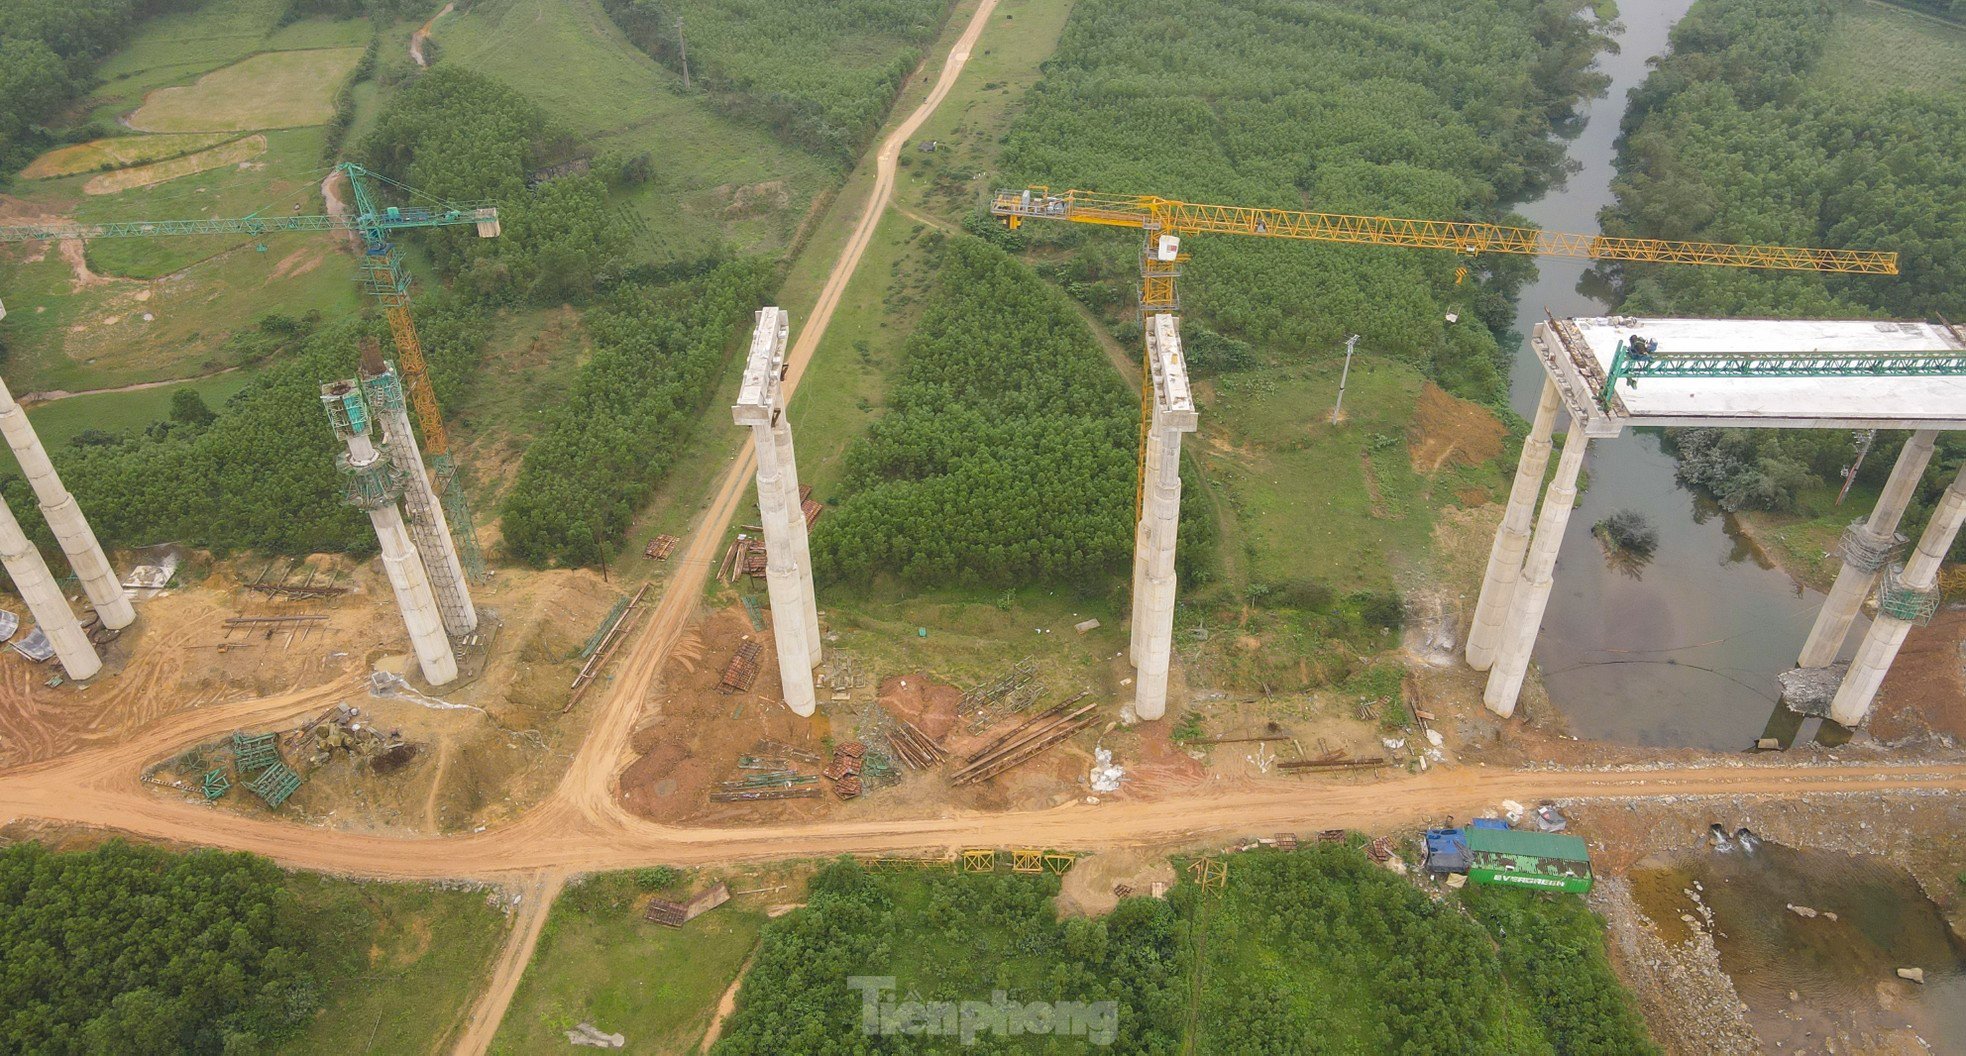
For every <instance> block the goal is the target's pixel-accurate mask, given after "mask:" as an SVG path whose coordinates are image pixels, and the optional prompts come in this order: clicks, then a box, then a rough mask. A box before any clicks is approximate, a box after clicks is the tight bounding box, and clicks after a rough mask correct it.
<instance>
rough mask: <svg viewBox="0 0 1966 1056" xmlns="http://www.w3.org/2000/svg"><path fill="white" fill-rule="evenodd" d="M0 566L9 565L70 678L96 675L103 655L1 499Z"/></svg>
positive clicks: (18, 589)
mask: <svg viewBox="0 0 1966 1056" xmlns="http://www.w3.org/2000/svg"><path fill="white" fill-rule="evenodd" d="M0 565H5V566H6V569H7V575H8V577H9V578H11V579H12V580H13V581H14V589H15V590H17V591H19V592H20V596H21V600H22V601H25V602H27V611H28V612H30V613H32V614H33V616H34V623H35V625H36V626H38V627H40V628H41V633H43V634H45V635H47V636H48V643H49V644H50V645H52V646H54V649H55V658H56V659H58V660H60V661H61V666H62V668H63V669H64V670H66V671H67V672H68V677H70V678H93V677H95V674H96V672H98V671H101V670H102V658H101V657H99V656H97V655H96V647H95V646H94V645H93V644H91V643H90V641H89V636H88V635H87V634H84V633H83V632H82V623H81V621H80V620H77V619H76V618H75V611H74V610H73V609H70V608H69V607H68V599H67V598H65V597H62V593H61V587H60V586H59V585H58V584H56V583H55V577H54V574H53V573H51V572H49V571H48V563H47V562H46V561H43V560H42V559H41V552H40V551H39V550H36V549H35V548H34V544H33V543H31V542H29V541H28V538H27V534H26V533H25V532H22V531H21V528H20V522H19V521H16V520H15V519H14V511H12V510H11V509H8V508H7V504H6V503H4V502H0Z"/></svg>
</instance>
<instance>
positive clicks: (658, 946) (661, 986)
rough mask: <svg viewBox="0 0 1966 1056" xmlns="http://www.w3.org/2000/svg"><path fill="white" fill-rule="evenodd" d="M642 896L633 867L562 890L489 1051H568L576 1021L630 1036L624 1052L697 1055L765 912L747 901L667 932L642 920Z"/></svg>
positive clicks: (506, 1054)
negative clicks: (568, 1038) (698, 1043)
mask: <svg viewBox="0 0 1966 1056" xmlns="http://www.w3.org/2000/svg"><path fill="white" fill-rule="evenodd" d="M700 882H701V881H699V883H700ZM682 893H683V892H680V891H675V892H669V891H665V892H663V894H664V895H665V896H666V897H671V898H674V897H679V895H681V894H682ZM641 895H642V892H641V891H640V890H639V889H638V888H637V887H636V884H635V874H634V873H607V874H603V875H600V876H593V877H589V878H587V879H586V880H584V881H582V882H581V883H580V884H579V885H578V886H576V887H573V888H570V889H568V891H567V892H566V893H565V894H564V895H562V896H561V898H560V900H559V901H558V902H556V903H555V904H554V906H553V911H552V915H551V916H550V917H548V918H547V921H546V928H545V930H544V931H543V932H541V933H540V936H539V948H538V949H537V950H536V951H535V952H534V953H533V958H532V961H531V962H530V963H529V964H527V965H526V974H525V978H523V979H521V980H520V981H519V989H518V991H517V992H516V993H514V994H513V995H512V1005H511V1007H510V1008H508V1009H507V1010H506V1013H505V1019H504V1021H503V1022H502V1023H500V1024H499V1028H498V1035H497V1037H496V1038H494V1039H493V1041H492V1049H491V1051H492V1052H493V1053H494V1054H498V1056H521V1054H530V1053H539V1052H560V1051H565V1050H568V1049H569V1048H570V1047H569V1046H568V1044H567V1040H566V1035H565V1033H564V1032H565V1031H566V1030H568V1029H570V1028H572V1027H573V1026H574V1025H576V1024H578V1023H582V1022H590V1023H593V1024H594V1025H595V1026H597V1027H599V1028H600V1029H601V1030H603V1031H607V1032H609V1033H620V1034H623V1035H626V1037H627V1039H628V1045H627V1051H629V1052H651V1053H655V1052H660V1053H684V1052H695V1051H696V1047H697V1042H698V1041H699V1040H700V1039H701V1038H702V1037H703V1033H704V1031H705V1030H707V1029H708V1028H709V1025H710V1020H711V1017H712V1016H713V1015H714V1014H715V1012H716V1008H717V1001H718V998H720V997H721V996H722V995H723V992H724V991H725V990H726V989H728V988H729V987H730V984H731V982H732V981H733V980H735V979H736V978H737V974H738V972H739V971H740V970H741V969H742V968H743V966H744V963H745V961H746V959H748V958H749V957H750V955H751V951H752V950H753V949H754V948H755V947H756V946H757V943H758V934H759V932H760V931H762V930H763V928H764V925H765V920H766V917H765V913H764V911H763V908H762V906H760V905H758V904H757V900H756V899H747V900H744V901H742V902H733V903H731V904H729V905H725V906H723V907H721V908H718V909H715V910H712V911H711V912H709V913H707V914H705V915H704V916H701V917H698V918H697V919H695V920H693V921H691V922H689V923H688V924H687V925H684V926H683V927H682V928H679V929H678V928H667V927H663V926H662V925H660V924H651V923H649V922H647V921H645V920H643V919H642V916H641V913H640V912H639V911H638V908H637V907H638V906H639V902H638V901H637V899H638V897H639V896H641ZM575 1051H578V1050H575Z"/></svg>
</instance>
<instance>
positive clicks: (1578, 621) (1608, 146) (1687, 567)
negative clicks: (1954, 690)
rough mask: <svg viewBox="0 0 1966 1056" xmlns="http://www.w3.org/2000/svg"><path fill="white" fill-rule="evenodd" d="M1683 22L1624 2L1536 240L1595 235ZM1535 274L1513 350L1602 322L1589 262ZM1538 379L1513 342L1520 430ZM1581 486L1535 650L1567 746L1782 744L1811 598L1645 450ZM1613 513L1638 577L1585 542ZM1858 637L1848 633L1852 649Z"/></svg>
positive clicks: (1675, 1) (1533, 213) (1628, 442)
mask: <svg viewBox="0 0 1966 1056" xmlns="http://www.w3.org/2000/svg"><path fill="white" fill-rule="evenodd" d="M1691 6H1692V0H1624V2H1623V3H1622V5H1621V11H1620V18H1621V21H1622V22H1623V23H1624V31H1623V33H1622V34H1620V35H1619V37H1618V43H1619V49H1620V50H1619V52H1618V53H1616V54H1610V53H1607V54H1604V55H1602V56H1600V58H1599V69H1600V70H1602V71H1603V72H1604V73H1605V74H1607V75H1608V76H1609V77H1610V78H1611V85H1610V88H1609V90H1608V91H1607V92H1606V93H1605V95H1604V96H1602V97H1600V98H1598V99H1596V100H1594V101H1593V102H1592V103H1591V105H1589V106H1588V107H1587V108H1585V109H1584V111H1583V112H1582V114H1581V117H1582V118H1583V121H1584V124H1583V127H1582V129H1581V130H1580V131H1579V132H1578V133H1577V134H1576V137H1575V139H1574V140H1573V141H1572V145H1571V150H1570V154H1571V157H1572V158H1573V159H1575V160H1576V161H1577V162H1578V163H1579V164H1580V165H1581V166H1582V167H1581V168H1580V169H1579V170H1578V171H1576V172H1575V173H1573V174H1572V175H1571V176H1570V178H1569V179H1568V180H1567V181H1565V182H1564V184H1563V185H1562V186H1560V187H1558V188H1556V189H1555V190H1553V191H1551V192H1550V193H1549V194H1548V195H1547V196H1545V197H1544V198H1542V199H1541V200H1539V201H1536V202H1532V203H1529V204H1527V205H1524V206H1522V207H1520V208H1519V210H1518V211H1519V212H1521V213H1522V214H1523V215H1524V216H1527V217H1528V218H1529V219H1530V220H1531V221H1533V222H1534V223H1535V224H1537V225H1538V226H1541V227H1544V228H1547V229H1550V230H1557V231H1579V232H1593V231H1596V230H1597V214H1598V210H1600V209H1602V208H1603V207H1604V206H1605V205H1608V204H1610V202H1611V200H1612V194H1611V178H1612V175H1613V169H1612V162H1613V160H1614V159H1615V156H1616V155H1615V150H1616V148H1615V143H1616V140H1617V136H1618V124H1619V118H1620V116H1621V115H1622V113H1623V111H1624V106H1625V99H1626V95H1627V93H1628V92H1629V91H1630V90H1631V89H1633V88H1635V87H1637V86H1638V84H1639V83H1640V82H1641V81H1643V80H1644V79H1645V75H1646V73H1647V72H1648V67H1647V61H1648V60H1649V59H1651V58H1652V57H1654V56H1656V55H1659V54H1661V53H1663V52H1664V51H1665V50H1666V34H1667V31H1668V30H1669V29H1670V28H1671V27H1672V24H1673V23H1674V22H1676V21H1678V20H1679V18H1680V16H1682V15H1684V14H1685V13H1686V10H1687V8H1689V7H1691ZM1538 265H1539V277H1538V279H1537V281H1536V282H1534V283H1532V284H1530V285H1528V286H1527V287H1525V288H1524V289H1523V291H1522V296H1521V300H1520V302H1519V303H1518V309H1517V315H1516V329H1517V330H1518V331H1519V332H1520V333H1521V334H1523V335H1524V336H1525V338H1526V337H1527V335H1528V333H1529V331H1530V328H1531V327H1533V326H1534V325H1535V323H1536V322H1537V321H1538V320H1540V319H1542V318H1543V312H1544V309H1546V308H1547V309H1548V310H1549V311H1550V312H1552V313H1554V314H1555V315H1557V316H1558V317H1563V316H1582V315H1603V314H1605V313H1606V312H1607V311H1609V308H1610V306H1609V305H1608V304H1606V303H1605V301H1603V300H1602V299H1600V298H1598V297H1596V296H1593V295H1592V294H1591V293H1587V292H1583V291H1580V290H1579V289H1578V285H1579V281H1580V280H1581V279H1582V278H1583V276H1584V273H1585V272H1586V271H1587V270H1588V262H1586V261H1580V260H1562V259H1554V258H1553V259H1546V260H1541V261H1539V262H1538ZM1543 376H1544V375H1543V369H1542V367H1541V366H1540V365H1539V364H1538V362H1537V360H1536V357H1535V356H1534V354H1533V353H1531V352H1530V351H1529V348H1528V345H1527V342H1526V341H1525V342H1524V345H1523V347H1522V348H1521V349H1519V350H1518V352H1517V354H1516V359H1515V363H1514V366H1513V369H1512V371H1511V375H1510V382H1511V385H1510V400H1511V403H1512V404H1513V405H1514V407H1515V409H1516V410H1517V411H1518V412H1520V413H1521V414H1523V415H1524V416H1529V415H1532V414H1533V413H1534V412H1535V407H1536V400H1537V397H1538V393H1539V392H1540V391H1541V387H1542V384H1543ZM1562 431H1563V426H1562V425H1559V426H1558V432H1559V434H1560V433H1561V432H1562ZM1585 472H1586V474H1587V480H1588V487H1587V488H1586V490H1585V491H1584V493H1583V497H1582V501H1581V502H1580V503H1579V505H1578V507H1577V510H1576V512H1575V513H1574V514H1573V515H1572V516H1571V520H1570V530H1569V532H1568V534H1567V535H1566V536H1565V537H1564V541H1563V548H1562V550H1561V551H1560V554H1559V557H1558V563H1557V572H1556V587H1555V590H1554V592H1553V593H1552V595H1551V597H1550V604H1549V610H1548V613H1547V614H1546V615H1545V617H1544V620H1543V632H1542V637H1541V639H1540V640H1539V642H1538V644H1537V647H1536V661H1537V663H1538V665H1539V666H1540V667H1541V670H1542V673H1543V683H1544V685H1545V686H1547V687H1548V689H1549V693H1550V697H1551V700H1552V701H1553V702H1554V703H1555V705H1556V707H1557V709H1558V710H1560V711H1561V712H1562V713H1563V714H1564V716H1565V718H1566V719H1567V720H1568V722H1569V725H1570V728H1571V730H1572V732H1574V733H1576V734H1577V735H1578V736H1580V737H1586V738H1597V739H1605V740H1614V741H1620V742H1624V743H1632V744H1645V745H1655V746H1662V747H1665V746H1695V747H1706V748H1746V747H1748V746H1751V745H1752V744H1753V743H1754V741H1755V739H1756V738H1758V737H1760V736H1762V735H1763V732H1764V730H1766V731H1767V732H1768V733H1769V734H1770V735H1778V736H1781V737H1782V738H1783V740H1784V741H1785V742H1786V741H1788V740H1789V739H1790V738H1791V737H1793V736H1794V735H1795V734H1796V732H1797V730H1796V727H1797V726H1798V725H1800V720H1799V718H1798V717H1793V716H1789V714H1788V713H1787V712H1786V709H1778V708H1777V705H1776V698H1777V693H1778V689H1779V687H1778V686H1777V684H1776V682H1775V677H1774V676H1775V675H1776V673H1778V672H1780V671H1784V670H1787V669H1788V668H1790V667H1792V666H1793V665H1794V663H1795V657H1796V654H1797V652H1798V651H1799V650H1800V649H1801V647H1802V640H1803V638H1804V637H1806V636H1807V634H1808V632H1809V627H1810V624H1811V622H1812V621H1813V620H1814V619H1815V613H1816V609H1817V607H1818V606H1819V605H1820V603H1821V601H1822V595H1820V594H1818V593H1817V592H1815V591H1812V590H1806V589H1803V588H1801V587H1799V586H1798V585H1797V584H1796V583H1795V582H1794V581H1793V580H1792V579H1790V577H1789V576H1788V575H1786V574H1785V573H1783V572H1782V571H1781V570H1779V569H1776V568H1774V567H1772V566H1771V565H1770V564H1768V563H1767V562H1766V561H1765V560H1763V559H1761V557H1760V556H1759V554H1758V552H1757V551H1756V549H1755V547H1754V546H1752V545H1751V544H1750V543H1748V542H1747V541H1746V540H1745V539H1744V538H1743V537H1742V536H1741V534H1740V532H1739V530H1738V528H1737V527H1736V526H1735V525H1734V523H1733V521H1732V519H1731V518H1729V517H1727V516H1725V515H1724V514H1721V513H1720V512H1719V511H1717V510H1715V509H1713V507H1712V506H1711V505H1710V504H1708V503H1706V502H1705V501H1704V500H1702V499H1700V498H1699V497H1698V496H1696V495H1694V494H1693V493H1692V492H1690V491H1688V490H1687V489H1685V488H1683V487H1681V486H1680V485H1679V484H1678V483H1677V481H1676V480H1675V479H1674V477H1673V459H1672V457H1671V456H1670V455H1667V454H1666V453H1664V452H1663V451H1661V450H1660V447H1659V439H1658V438H1657V437H1656V436H1649V435H1635V434H1632V433H1627V434H1626V435H1624V436H1621V437H1618V438H1617V439H1614V440H1598V441H1595V442H1593V443H1592V444H1591V450H1590V455H1589V457H1588V458H1587V460H1586V463H1585ZM1620 509H1632V510H1636V511H1638V512H1639V513H1641V514H1643V515H1645V517H1646V518H1647V519H1648V520H1649V521H1650V522H1651V524H1652V526H1653V527H1654V528H1656V529H1657V530H1658V533H1659V546H1658V550H1657V551H1656V553H1655V555H1654V556H1653V558H1652V560H1651V561H1650V562H1649V563H1647V564H1645V565H1644V566H1643V567H1641V568H1629V567H1625V568H1620V567H1614V565H1613V564H1612V563H1610V562H1607V560H1606V558H1605V555H1604V551H1603V549H1602V547H1601V546H1600V545H1599V544H1598V542H1597V540H1596V538H1595V537H1594V536H1592V534H1591V531H1590V529H1591V526H1592V525H1593V524H1596V523H1597V522H1598V520H1599V519H1601V518H1603V517H1605V516H1606V515H1608V514H1610V513H1612V512H1613V511H1615V510H1620ZM1855 516H1856V512H1855V511H1853V512H1852V517H1855ZM1861 635H1862V628H1861V626H1860V627H1859V628H1858V629H1857V630H1855V631H1853V632H1852V634H1851V637H1850V641H1851V642H1852V643H1854V642H1856V641H1857V640H1858V639H1859V638H1860V637H1861ZM1771 714H1775V715H1777V718H1776V719H1775V720H1773V721H1771V718H1770V716H1771ZM1784 719H1787V720H1788V721H1783V720H1784ZM1811 725H1814V720H1811Z"/></svg>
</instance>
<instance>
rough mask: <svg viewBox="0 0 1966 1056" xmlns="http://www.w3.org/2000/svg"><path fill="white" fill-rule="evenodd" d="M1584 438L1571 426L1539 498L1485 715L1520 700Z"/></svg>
mask: <svg viewBox="0 0 1966 1056" xmlns="http://www.w3.org/2000/svg"><path fill="white" fill-rule="evenodd" d="M1589 445H1590V437H1589V436H1587V435H1585V433H1584V423H1583V422H1581V421H1572V422H1571V423H1570V432H1569V433H1568V434H1567V435H1565V437H1564V440H1563V454H1562V455H1561V456H1560V457H1559V458H1558V459H1557V463H1556V475H1555V476H1553V477H1551V478H1550V486H1549V490H1548V491H1546V492H1544V494H1543V512H1542V515H1541V517H1540V518H1539V519H1538V520H1537V522H1536V535H1535V537H1534V538H1533V539H1532V540H1531V541H1530V543H1529V557H1528V560H1527V561H1526V563H1525V564H1524V565H1523V569H1522V578H1521V579H1520V581H1518V582H1517V583H1516V585H1515V590H1514V592H1513V596H1512V597H1511V598H1510V600H1509V611H1508V616H1507V618H1506V620H1505V621H1504V623H1503V626H1502V633H1501V652H1500V654H1499V655H1498V656H1497V657H1496V659H1495V664H1494V666H1493V667H1492V668H1491V669H1490V670H1489V672H1488V685H1487V687H1486V688H1485V689H1484V690H1483V692H1482V702H1483V703H1485V704H1487V705H1488V710H1490V711H1492V712H1494V713H1495V714H1497V715H1500V716H1502V717H1503V718H1507V717H1509V716H1510V715H1513V714H1515V705H1516V698H1517V697H1518V696H1520V695H1521V694H1522V680H1523V678H1524V677H1525V676H1526V675H1527V674H1528V673H1529V657H1530V654H1531V653H1533V652H1534V651H1535V649H1536V635H1537V632H1538V631H1540V630H1541V629H1542V625H1543V610H1544V609H1546V608H1547V607H1548V606H1549V602H1550V587H1551V586H1552V584H1553V583H1554V582H1555V577H1556V555H1557V551H1558V550H1559V549H1561V548H1562V546H1563V530H1564V529H1565V528H1566V527H1568V526H1569V524H1570V511H1571V510H1572V509H1573V508H1575V507H1576V505H1577V477H1578V475H1579V474H1580V473H1581V472H1582V471H1583V468H1584V450H1585V448H1587V447H1588V446H1589Z"/></svg>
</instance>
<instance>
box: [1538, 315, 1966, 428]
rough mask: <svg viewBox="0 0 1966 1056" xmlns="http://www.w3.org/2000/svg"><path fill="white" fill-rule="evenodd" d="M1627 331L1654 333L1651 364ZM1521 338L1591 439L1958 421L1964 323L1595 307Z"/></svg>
mask: <svg viewBox="0 0 1966 1056" xmlns="http://www.w3.org/2000/svg"><path fill="white" fill-rule="evenodd" d="M1634 334H1637V335H1640V336H1642V337H1644V338H1645V339H1647V340H1648V341H1650V342H1653V343H1655V344H1656V346H1657V349H1658V352H1657V354H1656V355H1655V356H1654V357H1653V360H1652V362H1651V363H1640V364H1634V363H1633V362H1632V359H1631V357H1629V356H1628V355H1625V356H1621V354H1620V350H1621V348H1622V347H1623V346H1624V345H1625V344H1626V343H1627V342H1628V341H1629V340H1630V338H1631V337H1632V335H1634ZM1530 340H1531V345H1532V347H1533V349H1534V351H1535V353H1536V356H1537V358H1538V359H1539V360H1540V361H1541V362H1542V364H1543V369H1544V370H1545V371H1546V372H1547V373H1548V374H1549V376H1550V379H1551V380H1552V381H1554V382H1555V383H1556V387H1557V391H1558V393H1559V395H1561V397H1562V399H1563V405H1564V407H1565V408H1566V409H1568V410H1569V412H1570V414H1571V416H1572V417H1573V419H1574V420H1575V421H1577V422H1579V423H1581V424H1582V425H1583V427H1584V433H1585V435H1586V436H1590V437H1593V438H1595V437H1610V436H1617V435H1618V434H1619V433H1621V432H1623V431H1624V430H1625V429H1626V428H1627V427H1629V426H1735V427H1740V428H1754V429H1773V428H1784V429H1915V430H1923V429H1934V430H1941V431H1944V430H1952V429H1966V327H1959V326H1949V325H1946V324H1944V323H1927V322H1890V321H1870V320H1845V319H1660V318H1645V317H1632V316H1600V317H1596V318H1580V319H1547V320H1545V321H1544V322H1541V323H1538V324H1537V325H1536V330H1535V333H1534V334H1533V335H1532V336H1531V339H1530ZM1614 375H1615V376H1614Z"/></svg>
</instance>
